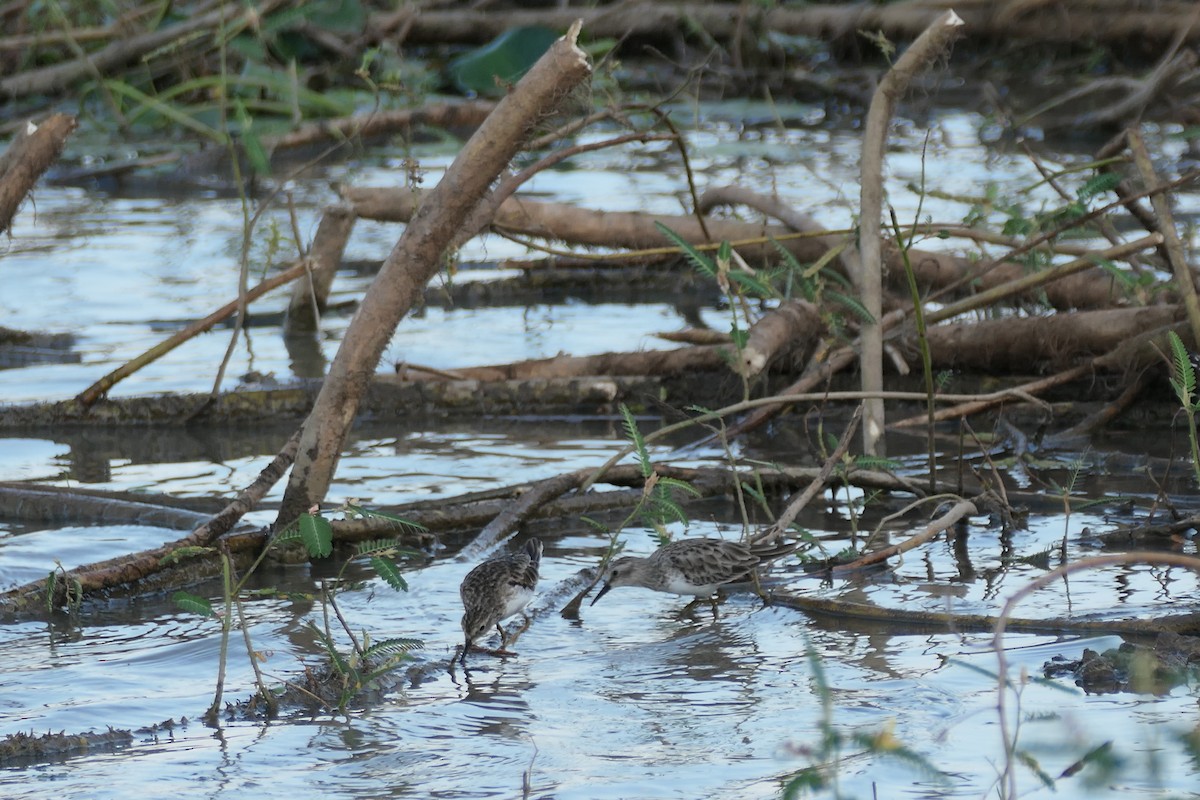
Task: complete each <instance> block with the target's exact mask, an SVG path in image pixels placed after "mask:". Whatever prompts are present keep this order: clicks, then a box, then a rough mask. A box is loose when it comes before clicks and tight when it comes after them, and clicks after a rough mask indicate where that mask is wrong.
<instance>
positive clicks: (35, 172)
mask: <svg viewBox="0 0 1200 800" xmlns="http://www.w3.org/2000/svg"><path fill="white" fill-rule="evenodd" d="M77 125H78V123H77V122H76V120H75V118H74V117H72V116H69V115H67V114H52V115H51V116H49V117H48V118H46V119H45V120H43V121H42V122H41V123H39V124H34V123H33V122H27V123H26V124H25V125H24V126H23V127H22V128H21V130H20V132H19V133H18V134H17V135H16V136H14V137H13V140H12V141H11V142H9V144H8V148H7V149H6V150H5V151H4V153H3V154H0V233H4V232H5V231H8V230H10V229H11V228H12V221H13V217H15V216H16V214H17V209H18V208H19V207H20V206H21V203H22V201H24V200H25V197H26V195H28V194H29V193H30V192H31V191H32V190H33V185H34V184H35V183H37V180H38V178H40V177H41V176H42V173H44V172H45V171H46V170H47V169H49V168H50V165H51V164H53V163H54V162H55V161H57V160H58V156H59V155H60V154H61V153H62V151H63V148H64V147H66V144H67V137H68V136H70V135H71V134H72V133H73V132H74V131H75V128H76V126H77Z"/></svg>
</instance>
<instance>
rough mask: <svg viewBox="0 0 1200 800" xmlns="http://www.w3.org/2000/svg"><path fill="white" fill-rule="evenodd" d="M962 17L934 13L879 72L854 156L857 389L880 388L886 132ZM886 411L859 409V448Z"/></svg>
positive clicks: (874, 437) (874, 439) (879, 427)
mask: <svg viewBox="0 0 1200 800" xmlns="http://www.w3.org/2000/svg"><path fill="white" fill-rule="evenodd" d="M962 27H963V21H962V18H960V17H959V16H958V15H957V14H955V13H954V12H953V11H946V12H944V13H942V14H941V15H939V16H938V18H937V19H936V20H934V21H933V22H932V23H931V24H930V25H929V27H928V28H926V29H925V31H924V32H923V33H922V34H921V35H920V36H919V37H918V38H917V40H916V41H915V42H913V43H912V46H911V47H909V48H908V49H907V50H905V51H904V55H902V56H900V58H899V59H897V61H896V63H895V64H893V65H892V68H891V69H889V70H888V71H887V73H886V74H885V75H884V76H883V80H881V81H880V82H879V86H878V87H876V89H875V94H874V96H873V97H872V98H871V106H870V108H869V109H868V111H867V121H866V123H865V124H864V130H863V145H862V157H861V159H860V160H859V166H860V175H861V178H860V181H861V193H860V199H859V216H858V220H859V236H858V248H859V264H860V270H859V274H857V275H853V276H852V278H853V279H854V285H855V287H856V288H857V289H858V291H859V300H860V301H861V302H862V304H863V308H864V309H866V312H867V314H868V315H870V320H869V321H867V322H866V323H864V324H863V326H862V332H861V334H860V335H859V348H860V350H859V358H858V364H859V373H860V375H861V376H862V389H863V391H864V392H867V393H872V392H879V391H882V390H883V325H882V323H881V320H882V318H883V275H882V270H883V244H882V238H883V236H882V228H881V226H882V224H883V161H884V154H885V152H886V150H887V132H888V126H889V125H890V124H891V119H892V114H893V113H894V112H895V109H896V104H897V103H899V102H900V97H901V96H902V95H903V94H904V93H905V92H907V91H908V87H909V86H910V85H911V84H912V82H913V81H914V80H915V79H916V77H917V75H918V74H919V73H921V72H924V71H925V68H926V67H928V66H929V65H930V64H932V63H933V62H934V61H935V60H936V59H938V58H941V57H943V56H944V55H945V54H946V53H947V51H948V50H949V49H950V45H952V44H953V43H954V41H955V40H956V39H957V38H958V37H959V36H961V35H962ZM884 426H885V414H884V407H883V402H882V401H880V400H876V399H871V400H868V401H867V402H866V407H865V409H864V411H863V452H864V453H865V454H867V455H875V454H876V451H877V449H878V447H879V441H880V440H881V439H882V438H883V430H884Z"/></svg>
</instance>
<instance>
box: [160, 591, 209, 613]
mask: <svg viewBox="0 0 1200 800" xmlns="http://www.w3.org/2000/svg"><path fill="white" fill-rule="evenodd" d="M171 600H172V602H174V603H175V605H177V606H179V607H180V608H182V609H183V610H184V611H187V612H189V613H192V614H198V615H199V616H201V617H215V616H216V615H217V612H216V611H214V610H213V607H212V603H210V602H209V601H208V598H205V597H201V596H200V595H196V594H192V593H191V592H176V593H175V594H173V595H171Z"/></svg>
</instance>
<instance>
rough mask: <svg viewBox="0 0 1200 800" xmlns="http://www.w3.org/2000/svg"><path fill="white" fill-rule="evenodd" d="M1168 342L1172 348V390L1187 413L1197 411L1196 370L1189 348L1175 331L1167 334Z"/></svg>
mask: <svg viewBox="0 0 1200 800" xmlns="http://www.w3.org/2000/svg"><path fill="white" fill-rule="evenodd" d="M1167 341H1168V343H1169V344H1170V346H1171V388H1172V389H1174V390H1175V397H1176V398H1177V399H1178V400H1179V404H1180V405H1181V406H1183V408H1184V410H1186V411H1192V412H1194V411H1196V410H1197V406H1196V402H1195V395H1196V370H1195V368H1194V367H1193V366H1192V359H1191V357H1190V355H1189V354H1188V351H1187V347H1185V346H1184V344H1183V340H1182V339H1180V338H1179V334H1177V333H1175V331H1168V332H1167Z"/></svg>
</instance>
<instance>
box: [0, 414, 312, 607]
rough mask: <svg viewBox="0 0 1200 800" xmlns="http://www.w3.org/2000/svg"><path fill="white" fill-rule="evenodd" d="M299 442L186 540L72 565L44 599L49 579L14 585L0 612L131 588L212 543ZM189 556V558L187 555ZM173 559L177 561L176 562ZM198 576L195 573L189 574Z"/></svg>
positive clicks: (280, 470)
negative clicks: (179, 556)
mask: <svg viewBox="0 0 1200 800" xmlns="http://www.w3.org/2000/svg"><path fill="white" fill-rule="evenodd" d="M298 440H299V437H298V436H293V437H292V439H291V440H290V441H288V443H287V444H286V445H285V446H284V448H283V449H282V450H281V451H280V452H279V454H278V455H276V456H275V458H274V459H273V460H272V461H271V462H270V463H269V464H267V466H266V467H264V468H263V469H262V471H261V472H260V473H259V475H258V478H256V479H255V481H254V482H253V483H251V484H250V485H249V486H247V487H246V488H245V489H243V490H242V491H241V492H239V493H238V496H237V497H236V498H235V499H234V500H233V502H231V503H230V504H229V505H228V506H226V507H225V509H223V510H222V511H221V512H220V513H219V514H217V515H216V516H214V517H212V518H211V519H209V520H208V521H207V522H205V523H203V524H201V525H199V526H198V527H196V529H195V530H193V531H192V532H191V533H189V534H188V535H187V536H185V537H183V538H182V539H178V540H176V541H173V542H168V543H167V544H164V545H162V546H161V547H155V548H152V549H150V550H145V551H143V552H141V553H136V554H132V555H125V556H118V557H117V558H112V559H108V560H107V561H101V562H98V563H95V564H88V565H87V566H82V567H78V568H76V569H73V570H71V571H70V572H69V573H68V576H67V578H68V579H65V580H56V581H55V582H54V597H50V598H47V597H46V593H47V591H48V590H49V582H48V581H47V580H45V579H43V580H39V581H34V582H33V583H30V584H26V585H25V586H21V587H18V588H16V589H11V590H9V591H7V592H4V593H3V594H0V610H2V611H10V612H11V611H28V610H31V609H33V608H36V607H44V606H53V607H61V606H64V605H66V604H67V597H68V594H69V593H70V592H71V591H73V589H72V586H71V585H72V584H73V585H74V586H76V587H78V591H79V592H81V594H82V595H83V597H95V596H97V595H100V594H102V593H103V592H106V591H109V590H112V589H114V588H117V587H123V588H124V589H126V590H128V589H129V587H131V586H137V585H138V584H140V583H142V582H144V581H147V580H148V579H151V578H153V577H154V576H156V575H158V574H159V573H161V572H162V571H163V570H164V569H165V568H166V566H168V565H167V563H165V562H164V559H168V558H170V557H172V556H173V555H174V554H176V552H177V551H181V550H185V551H186V550H190V549H193V548H207V547H210V546H212V545H213V544H214V543H215V542H216V540H217V539H218V537H220V536H222V535H223V534H225V533H227V532H229V531H230V530H232V529H233V526H234V525H236V524H237V521H238V520H239V519H241V518H242V516H243V515H244V514H245V513H246V512H247V511H249V510H250V509H251V508H253V507H254V506H255V504H257V503H258V501H260V500H261V499H262V498H263V496H265V495H266V493H267V492H268V491H270V489H271V487H272V486H274V485H275V483H276V482H277V481H278V480H279V479H280V478H281V477H282V476H283V474H284V473H285V472H286V470H287V468H288V467H289V466H290V465H291V463H292V460H293V459H294V458H295V455H296V444H297V442H298ZM186 559H187V557H185V558H184V560H186ZM170 563H171V564H172V565H173V563H174V562H170ZM194 579H195V578H194V576H192V577H191V578H190V580H194ZM80 599H82V598H80Z"/></svg>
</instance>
